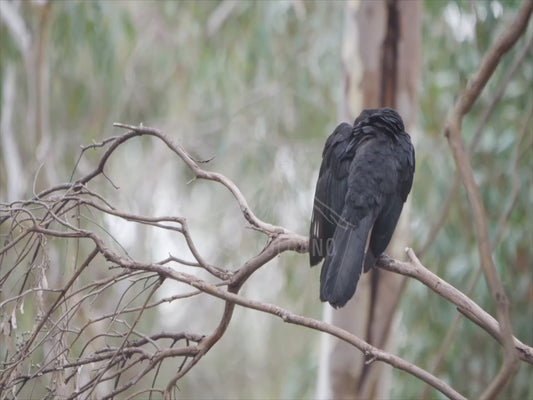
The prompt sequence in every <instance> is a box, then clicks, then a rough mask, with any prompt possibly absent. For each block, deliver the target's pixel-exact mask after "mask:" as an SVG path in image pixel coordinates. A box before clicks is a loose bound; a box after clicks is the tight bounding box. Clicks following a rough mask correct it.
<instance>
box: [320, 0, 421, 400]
mask: <svg viewBox="0 0 533 400" xmlns="http://www.w3.org/2000/svg"><path fill="white" fill-rule="evenodd" d="M421 14H422V3H421V2H420V1H397V0H380V1H374V0H368V1H362V2H349V3H347V6H346V20H345V24H346V25H345V35H344V42H343V66H344V74H345V75H344V98H343V101H342V106H341V112H340V114H341V115H340V116H341V118H342V119H343V120H348V121H351V122H353V120H354V119H355V117H356V116H357V115H358V114H359V113H360V111H361V110H362V109H363V108H377V107H385V106H388V107H392V108H395V109H397V110H398V112H399V113H400V115H401V116H402V118H403V120H404V123H405V126H406V130H407V132H409V133H410V134H411V136H416V135H414V133H415V132H414V130H415V123H416V115H417V113H416V111H417V106H418V93H417V84H418V80H419V68H420V66H419V63H420V47H421ZM414 141H415V142H416V139H415V140H414ZM408 214H409V204H406V206H405V207H404V211H403V213H402V217H401V219H400V221H399V223H398V226H397V228H396V232H395V235H394V237H393V239H392V241H391V244H390V245H389V247H388V249H387V251H386V252H387V253H388V254H390V255H391V256H393V257H395V258H400V259H401V258H403V256H404V254H403V249H404V247H405V246H406V245H407V244H408V242H409V229H408ZM403 286H404V278H402V277H401V276H399V275H394V274H391V273H388V272H385V271H381V270H378V269H373V270H372V271H370V272H369V273H366V274H363V275H362V276H361V279H360V281H359V284H358V286H357V291H356V293H355V296H354V297H353V298H352V300H350V301H349V302H348V304H347V305H346V306H345V307H344V308H342V309H340V310H333V309H331V307H329V305H326V306H325V315H324V318H325V319H326V320H328V321H330V322H332V323H333V324H335V325H337V326H340V327H342V328H344V329H346V330H348V331H350V332H352V333H354V334H355V335H357V336H359V337H361V338H364V339H365V340H366V341H368V342H370V343H371V344H373V345H375V346H377V347H379V348H382V349H387V350H389V351H391V350H393V349H394V347H395V344H394V335H390V333H391V331H393V330H394V312H395V310H396V305H397V304H398V301H399V297H400V295H401V292H402V290H403ZM391 372H392V370H391V368H390V367H389V366H386V365H385V364H382V363H372V364H370V365H365V359H364V356H363V355H362V354H361V353H360V352H359V351H357V350H355V349H353V348H352V347H350V346H349V345H347V344H345V343H343V342H339V341H338V340H333V339H330V338H324V339H323V342H322V356H321V363H320V372H319V382H318V390H317V392H318V393H317V394H318V397H319V398H335V399H356V398H361V399H374V398H389V397H390V393H389V392H390V387H391V379H390V377H391Z"/></svg>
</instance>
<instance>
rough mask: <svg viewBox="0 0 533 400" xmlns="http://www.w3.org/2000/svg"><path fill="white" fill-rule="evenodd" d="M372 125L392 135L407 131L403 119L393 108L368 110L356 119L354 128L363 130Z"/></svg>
mask: <svg viewBox="0 0 533 400" xmlns="http://www.w3.org/2000/svg"><path fill="white" fill-rule="evenodd" d="M366 125H370V126H374V127H381V128H384V129H385V130H388V131H391V132H392V133H399V132H403V131H404V130H405V127H404V125H403V120H402V117H400V114H398V113H397V112H396V111H395V110H393V109H392V108H388V107H386V108H367V109H365V110H363V111H362V112H361V114H359V116H358V117H357V118H356V119H355V122H354V128H358V127H359V128H362V127H363V126H366Z"/></svg>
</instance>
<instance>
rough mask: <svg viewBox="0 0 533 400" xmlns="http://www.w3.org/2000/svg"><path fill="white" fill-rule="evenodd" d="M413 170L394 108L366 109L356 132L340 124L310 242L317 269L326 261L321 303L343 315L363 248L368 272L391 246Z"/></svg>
mask: <svg viewBox="0 0 533 400" xmlns="http://www.w3.org/2000/svg"><path fill="white" fill-rule="evenodd" d="M414 170H415V151H414V148H413V145H412V144H411V138H410V136H409V134H407V133H406V132H404V126H403V121H402V118H401V117H400V115H399V114H398V113H397V112H396V111H394V110H393V109H391V108H379V109H368V110H363V112H362V113H361V115H359V117H357V119H356V120H355V122H354V125H353V126H352V125H350V124H347V123H342V124H340V125H339V126H337V128H336V129H335V131H334V132H333V133H332V134H331V136H330V137H329V138H328V140H327V141H326V145H325V147H324V151H323V153H322V165H321V166H320V173H319V175H318V182H317V184H316V190H315V201H314V206H313V216H312V218H311V230H310V235H309V257H310V262H311V266H313V265H315V264H318V263H319V262H320V261H321V260H322V259H323V258H325V261H324V265H323V266H322V271H321V272H320V300H322V301H328V302H329V303H330V304H331V305H332V306H333V307H335V308H337V307H342V306H344V305H345V304H346V302H348V300H350V299H351V298H352V296H353V294H354V293H355V288H356V286H357V282H358V281H359V276H360V275H361V270H362V269H363V257H364V255H365V249H366V257H364V270H365V272H366V271H368V270H369V269H370V268H372V267H373V266H374V264H375V260H376V257H378V256H379V255H380V254H381V253H383V251H384V250H385V248H386V247H387V245H388V244H389V241H390V239H391V237H392V234H393V232H394V229H395V227H396V223H397V222H398V218H399V217H400V214H401V212H402V207H403V203H404V202H405V200H406V199H407V195H408V194H409V191H410V190H411V186H412V183H413V174H414ZM370 233H371V234H370ZM369 234H370V241H369V243H368V248H367V239H368V236H369Z"/></svg>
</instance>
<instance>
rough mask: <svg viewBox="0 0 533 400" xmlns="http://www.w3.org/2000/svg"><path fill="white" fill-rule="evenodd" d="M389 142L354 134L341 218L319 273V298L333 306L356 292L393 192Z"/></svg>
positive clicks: (369, 135)
mask: <svg viewBox="0 0 533 400" xmlns="http://www.w3.org/2000/svg"><path fill="white" fill-rule="evenodd" d="M374 133H376V134H375V135H374ZM387 141H388V139H387V138H386V137H381V138H380V137H379V132H368V134H365V135H361V134H358V133H356V134H355V135H354V142H353V143H354V145H353V147H354V148H355V152H354V157H353V160H352V162H351V164H350V170H349V175H348V179H347V181H348V185H347V189H348V190H347V191H346V192H345V193H346V194H345V204H344V208H343V212H342V218H341V220H340V221H339V222H338V223H337V226H336V229H335V233H334V235H333V240H332V242H331V245H330V249H329V252H328V255H327V257H326V260H325V261H324V265H323V266H322V273H321V275H320V299H321V300H322V301H328V302H329V303H330V304H331V305H332V306H333V307H342V306H344V304H346V302H347V301H348V300H349V299H350V298H351V297H352V296H353V294H354V293H355V288H356V286H357V282H358V281H359V276H360V275H361V270H362V266H363V257H364V254H365V246H366V242H367V238H368V234H369V232H370V229H371V228H372V224H373V223H374V220H375V219H376V216H377V214H378V212H379V210H380V209H381V207H382V204H383V201H384V194H386V193H388V192H391V189H390V188H391V186H392V185H393V182H394V179H396V178H395V176H392V175H391V174H389V173H388V172H389V169H390V168H389V164H390V163H391V161H390V159H389V157H388V154H387V152H388V151H390V150H389V149H390V146H387V145H386V144H387Z"/></svg>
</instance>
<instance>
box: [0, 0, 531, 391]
mask: <svg viewBox="0 0 533 400" xmlns="http://www.w3.org/2000/svg"><path fill="white" fill-rule="evenodd" d="M519 5H520V2H519V1H514V0H509V1H496V0H494V1H466V0H464V1H463V0H460V1H453V0H450V1H438V0H427V1H425V2H424V13H423V29H424V32H423V49H422V68H421V70H422V80H421V82H420V99H421V103H420V112H419V115H420V121H419V129H418V132H414V133H415V138H416V141H415V147H416V151H417V171H416V176H415V183H414V187H413V192H412V195H411V199H412V210H413V211H412V222H411V226H412V234H413V243H412V247H413V248H414V249H415V251H416V250H417V249H419V248H421V247H423V246H424V245H425V244H428V243H427V238H428V235H429V233H430V231H431V229H432V227H433V226H434V225H435V224H436V223H437V219H438V215H439V214H440V212H441V210H442V209H443V207H445V201H446V198H447V194H448V193H449V190H450V187H451V186H452V182H453V177H454V174H455V168H454V163H453V158H452V157H451V153H450V151H449V149H448V145H447V142H446V140H445V138H444V137H443V135H442V127H443V125H444V117H445V116H446V114H447V112H448V110H449V109H450V107H451V106H452V105H453V102H454V99H455V98H456V96H457V94H458V93H459V92H460V90H461V89H462V88H463V87H464V85H465V82H466V80H467V79H469V78H470V77H471V76H472V74H473V72H474V71H475V70H476V68H477V66H478V65H479V62H480V60H481V58H482V57H483V55H484V54H485V53H486V51H487V50H488V48H489V47H490V45H491V44H492V43H493V42H494V41H495V40H496V38H497V37H498V35H499V34H500V33H501V32H502V27H503V25H504V24H505V23H506V22H508V21H509V20H510V19H511V18H512V17H513V16H514V15H515V13H516V12H517V10H518V8H519ZM0 7H1V8H2V10H1V11H2V12H1V19H0V85H1V90H0V92H1V93H2V107H1V112H2V114H1V119H2V132H1V133H2V142H1V147H0V161H1V162H0V200H1V201H4V202H6V201H13V200H16V199H23V198H28V197H31V196H32V193H34V192H38V191H40V190H42V189H44V188H46V187H48V186H50V185H55V184H58V183H62V182H64V181H67V180H69V179H70V176H71V173H72V171H73V169H74V167H75V165H76V163H77V161H78V157H79V154H80V145H87V144H90V143H92V142H98V141H101V140H103V139H104V138H106V137H108V136H112V135H117V134H119V133H120V131H119V130H117V129H114V128H113V127H112V123H113V122H123V123H129V124H139V123H143V124H145V125H150V126H154V127H157V128H159V129H162V130H164V131H166V132H167V133H168V134H170V135H171V136H172V137H173V138H174V139H175V140H177V141H179V142H180V143H181V144H182V145H183V146H184V147H185V148H186V149H188V150H189V151H190V152H191V154H193V155H194V156H195V157H196V158H198V159H202V160H207V159H210V160H211V161H209V163H208V164H207V165H205V166H206V168H208V169H211V170H214V171H218V172H221V173H223V174H225V175H227V176H228V177H230V178H231V179H232V180H234V182H235V183H236V184H237V185H238V186H239V187H240V188H241V190H242V191H243V193H244V194H245V196H246V197H247V199H248V201H249V204H250V206H251V207H252V209H253V210H254V211H255V212H256V213H257V215H258V216H259V217H260V218H262V219H264V220H265V221H268V222H271V223H274V224H279V225H282V226H285V227H286V228H288V229H290V230H293V231H296V232H299V233H302V234H306V233H307V229H308V223H309V217H310V213H311V206H312V197H313V192H314V185H315V181H316V177H317V174H318V167H319V165H320V161H321V151H322V146H323V144H324V141H325V139H326V137H327V135H329V133H331V132H332V130H333V129H334V127H335V126H336V125H337V123H338V122H339V121H338V118H337V115H338V109H339V103H340V101H341V98H342V92H343V80H342V77H343V73H342V65H341V44H342V35H343V21H344V11H345V3H344V2H342V1H331V2H330V1H314V2H301V1H297V0H294V1H237V2H231V1H224V2H214V1H153V2H151V1H118V0H115V1H102V0H95V1H75V0H72V1H53V2H45V1H25V2H22V1H10V0H1V1H0ZM532 35H533V28H532V27H531V24H530V26H529V29H528V32H527V34H526V37H525V38H522V39H521V40H520V41H519V42H518V44H517V45H516V46H515V48H513V49H512V50H511V51H510V52H509V54H508V55H506V56H505V59H504V60H503V61H502V63H501V65H500V66H499V67H498V69H497V71H496V73H495V75H494V77H493V79H491V81H490V82H489V85H488V87H487V88H486V89H485V90H484V92H483V94H482V96H481V98H480V99H479V101H478V102H477V103H476V106H475V108H474V110H473V111H472V112H471V113H470V114H469V115H468V116H467V118H466V120H465V123H464V132H463V133H464V137H465V141H466V143H467V144H468V145H470V143H471V142H472V141H473V140H474V137H475V132H476V129H478V127H479V124H480V121H481V117H482V115H483V113H484V112H485V110H487V108H488V107H489V105H490V103H491V101H492V100H493V98H494V96H495V93H496V91H497V88H498V86H499V85H500V84H501V82H502V81H503V80H504V79H505V76H506V74H507V73H508V71H509V69H510V67H511V65H512V64H513V62H514V61H515V60H516V59H517V58H518V57H519V56H520V53H521V52H522V51H523V49H524V47H525V46H526V44H527V42H528V41H531V36H532ZM531 54H532V53H531V46H530V47H529V53H528V54H526V56H525V57H524V60H523V62H522V63H521V64H520V66H519V68H518V69H517V70H516V72H515V73H514V74H513V75H512V77H511V78H510V80H509V82H508V84H507V85H506V86H505V91H504V93H503V96H502V97H501V99H500V100H499V101H498V103H497V104H496V105H495V107H494V111H493V113H492V114H491V115H490V118H489V119H488V122H487V123H486V124H485V125H484V127H483V128H482V131H481V135H480V136H479V139H478V142H477V145H476V146H475V150H474V151H473V153H472V162H473V165H474V169H475V171H476V179H477V182H478V184H479V185H480V187H481V189H482V193H483V199H484V202H485V206H486V208H487V212H488V215H489V219H490V221H489V224H490V229H491V233H492V235H493V241H494V259H495V261H496V265H497V266H498V268H499V272H500V274H501V277H502V280H503V282H504V285H505V288H506V290H507V294H508V296H509V299H510V303H511V319H512V322H513V327H514V332H515V335H516V336H517V337H518V338H519V339H521V340H522V341H524V342H526V343H527V344H529V345H532V344H533V311H532V310H533V272H532V266H533V256H532V252H531V249H532V247H533V233H532V229H531V227H532V226H533V218H532V210H533V207H532V206H533V189H532V188H533V178H532V171H533V142H532V140H533V139H532V138H533V121H532V119H531V114H533V109H532V104H533V103H532V101H533V97H532V96H531V82H532V81H533V57H532V56H531ZM9 85H11V87H12V88H14V90H12V91H11V92H10V91H9V88H10V86H9ZM10 93H11V94H10ZM9 107H11V110H10V109H9ZM8 114H9V116H10V120H9V121H8V122H9V123H7V122H6V117H7V116H8ZM98 155H99V153H98V152H97V151H89V152H86V154H85V155H84V157H82V159H81V160H80V162H79V164H78V165H77V169H76V171H75V173H74V178H75V177H76V176H79V175H81V174H84V173H87V172H88V171H89V170H91V169H92V168H93V167H94V163H95V162H96V161H97V160H98ZM107 174H108V176H109V178H110V180H111V181H113V182H114V183H115V184H116V185H117V186H118V187H119V189H116V188H114V187H113V186H112V185H111V184H110V182H108V181H102V182H101V184H102V186H101V188H99V191H100V193H102V194H103V195H104V196H105V197H106V198H107V199H108V200H110V201H111V203H112V204H113V205H114V206H115V207H120V208H122V209H124V210H125V211H129V212H135V213H144V214H147V215H162V214H170V215H180V216H186V217H187V219H188V221H189V225H190V227H191V230H192V232H193V235H194V237H195V238H196V240H197V242H198V243H199V245H200V251H201V252H202V254H203V255H204V256H205V258H206V259H207V260H209V261H210V262H211V263H213V264H217V265H221V266H224V267H228V268H231V267H232V266H235V267H236V266H238V265H240V264H242V263H243V262H244V261H245V260H246V259H247V258H249V257H250V256H252V255H254V254H256V253H258V252H259V251H260V250H261V249H262V247H263V246H264V244H265V242H264V240H265V238H264V237H263V236H262V235H259V234H257V233H255V232H254V231H252V230H250V229H247V228H246V226H245V221H244V219H243V218H242V216H241V215H240V210H239V209H238V207H237V205H236V204H235V202H234V201H233V200H232V198H231V197H230V195H229V194H228V193H226V192H225V191H224V190H223V189H222V188H221V187H219V186H217V185H215V184H212V183H208V182H192V183H187V182H188V181H189V180H190V178H191V175H190V173H189V172H188V171H187V170H186V168H185V167H184V166H183V165H182V163H181V162H180V161H179V160H177V158H176V157H173V156H172V154H170V152H168V151H167V149H166V148H164V147H163V146H162V145H160V144H155V143H154V142H153V141H150V140H141V141H137V142H135V143H133V142H132V143H128V144H127V146H126V150H124V149H123V150H122V151H121V152H120V153H118V154H116V155H115V158H114V159H113V161H112V164H111V165H110V167H109V168H108V170H107ZM15 178H16V182H14V181H13V179H15ZM17 182H18V184H17ZM107 229H108V230H109V231H110V232H111V233H112V234H116V235H122V236H121V237H122V238H123V239H124V240H125V243H126V245H127V246H128V251H130V252H131V254H132V255H137V256H138V257H140V258H141V259H154V260H155V259H161V258H164V257H166V256H167V255H168V253H169V252H172V253H173V254H178V253H179V250H180V249H181V250H183V249H184V246H183V243H179V242H177V241H176V240H175V239H173V238H172V237H155V236H151V235H150V233H149V232H148V233H146V232H141V231H133V232H128V234H127V235H125V234H124V232H121V229H122V227H117V226H113V225H112V224H109V226H107ZM123 243H124V242H123ZM422 261H423V263H424V264H425V265H426V266H427V267H428V268H430V269H431V270H432V271H434V272H435V273H437V274H438V275H439V276H441V277H442V278H443V279H445V280H447V281H449V282H450V283H451V284H453V285H454V286H456V287H457V288H459V289H461V290H462V291H467V290H468V288H469V286H472V287H473V293H472V297H473V298H474V299H475V301H477V302H478V303H479V304H480V305H481V306H482V307H483V308H485V309H486V310H487V311H489V312H491V313H492V314H494V310H493V306H492V302H491V298H490V294H489V293H488V290H487V286H486V284H485V282H484V280H483V278H481V279H479V280H478V282H477V283H475V284H472V282H474V279H475V276H476V271H477V270H478V269H479V262H478V255H477V249H476V245H475V237H474V231H473V226H472V224H471V220H470V216H469V207H468V203H467V199H466V195H465V194H464V192H463V190H462V188H459V190H458V191H457V193H456V195H454V196H453V197H452V198H451V202H450V206H449V212H448V213H447V214H446V218H445V220H444V222H443V225H442V227H441V228H440V230H438V233H437V235H436V237H435V239H434V240H432V241H431V243H429V244H428V246H427V251H425V252H424V254H423V257H422ZM58 267H59V268H60V267H61V265H58ZM318 276H319V269H318V268H315V269H312V270H310V269H309V268H308V261H307V257H306V256H305V255H297V254H284V255H283V256H281V257H278V258H277V259H276V260H274V261H272V262H271V263H270V264H269V265H268V266H266V267H264V268H262V269H261V270H260V271H258V272H257V273H256V274H255V275H254V277H253V278H252V279H251V280H250V282H248V284H247V286H246V287H245V288H244V291H243V294H244V295H246V296H248V297H250V298H253V299H257V300H261V301H265V302H271V303H276V304H279V305H281V306H283V307H286V308H288V309H290V310H292V311H294V312H296V313H301V314H304V315H307V316H311V317H315V318H320V317H321V315H322V305H321V303H320V302H319V300H318ZM173 290H178V289H176V288H174V287H168V288H166V291H167V294H168V293H169V292H171V291H173ZM161 296H163V294H161ZM194 301H196V303H195V302H194ZM186 303H187V301H184V302H179V304H176V305H175V306H168V307H165V308H164V309H163V310H161V313H160V315H156V316H155V317H153V319H152V320H150V321H148V320H147V321H146V323H147V324H148V323H150V324H154V325H155V327H157V328H160V327H164V328H165V329H167V330H175V331H181V330H192V329H196V328H198V329H209V327H210V324H209V320H210V319H212V320H213V323H214V322H215V321H216V320H217V318H218V316H219V314H220V306H219V305H218V304H217V302H216V301H213V300H209V299H208V300H202V301H198V300H191V302H190V304H194V305H195V306H194V307H192V306H186ZM184 304H185V305H184ZM399 313H400V323H399V324H398V326H397V327H396V328H395V329H397V330H398V332H397V333H395V335H398V336H399V337H400V349H399V352H400V355H401V356H402V357H405V358H406V359H407V360H409V361H412V362H414V363H415V364H417V365H419V366H421V367H422V368H428V367H430V366H431V365H432V362H433V360H434V358H435V356H436V354H437V353H438V351H439V349H440V347H441V344H442V342H443V338H444V337H445V335H446V332H447V331H448V329H449V327H450V326H451V325H452V324H453V321H454V319H455V318H456V316H457V314H458V312H457V310H456V309H455V308H454V307H452V306H450V304H448V303H447V302H446V301H444V300H442V299H441V298H439V297H437V296H436V295H434V294H433V293H432V292H430V291H429V290H428V289H427V288H426V287H424V286H423V285H421V284H419V283H417V282H410V283H409V284H408V286H407V289H406V291H405V293H404V296H403V298H402V303H401V307H400V309H399ZM211 316H212V317H211ZM202 321H203V322H202ZM205 321H208V322H205ZM155 327H154V329H157V328H155ZM319 351H320V337H319V334H317V333H316V332H312V331H308V330H305V329H303V328H299V327H294V326H288V325H285V324H283V323H282V322H280V321H279V320H276V319H274V318H271V317H269V316H265V315H262V314H260V313H257V312H254V311H250V310H244V309H237V311H236V315H235V317H234V319H233V321H232V324H231V326H230V328H229V330H228V332H227V333H226V335H225V337H224V338H223V339H222V340H221V341H220V342H219V343H218V344H217V345H216V346H215V348H214V349H213V350H212V351H211V352H210V353H208V355H207V356H206V357H205V358H204V359H203V360H202V361H201V362H200V363H199V365H197V366H196V367H195V368H194V369H193V370H192V371H191V372H190V373H189V374H188V375H187V376H186V377H185V378H184V379H183V380H182V381H180V383H179V388H180V394H181V396H183V398H191V397H194V398H199V399H201V398H250V399H263V398H312V397H313V395H314V391H315V381H316V373H317V369H318V354H319ZM501 357H502V351H501V349H500V347H499V345H498V344H496V343H495V341H494V340H493V339H492V338H491V337H489V335H488V334H487V333H486V332H484V331H482V330H480V329H479V328H478V327H477V326H476V325H474V324H473V323H471V322H468V321H464V320H460V322H459V324H458V330H457V333H456V335H455V337H454V339H453V341H452V342H451V346H450V348H449V349H448V350H447V352H446V355H445V357H444V360H443V363H442V365H441V367H440V369H439V371H438V376H441V377H443V378H444V379H446V380H447V381H448V382H449V383H450V384H451V385H452V386H453V387H454V388H455V389H457V390H458V391H459V392H461V393H463V394H465V395H466V396H468V397H475V396H476V394H478V393H480V391H481V390H482V389H483V388H484V387H485V386H486V385H487V382H488V381H489V380H490V378H491V377H492V376H494V375H495V374H496V372H497V370H498V368H499V366H500V361H501ZM422 387H423V386H422V384H421V383H420V382H419V381H417V380H415V379H414V378H412V377H410V376H408V375H406V374H405V373H403V372H401V371H395V372H394V384H393V398H398V399H400V398H413V397H417V396H418V395H419V393H420V392H421V391H422ZM430 393H431V397H435V396H437V395H436V394H435V392H430ZM531 396H533V373H532V368H531V366H527V365H522V366H521V368H520V370H519V372H518V374H517V376H516V377H515V378H514V379H513V381H512V382H511V384H510V385H509V387H508V388H507V389H506V391H505V393H504V396H502V398H509V399H525V398H531Z"/></svg>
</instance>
